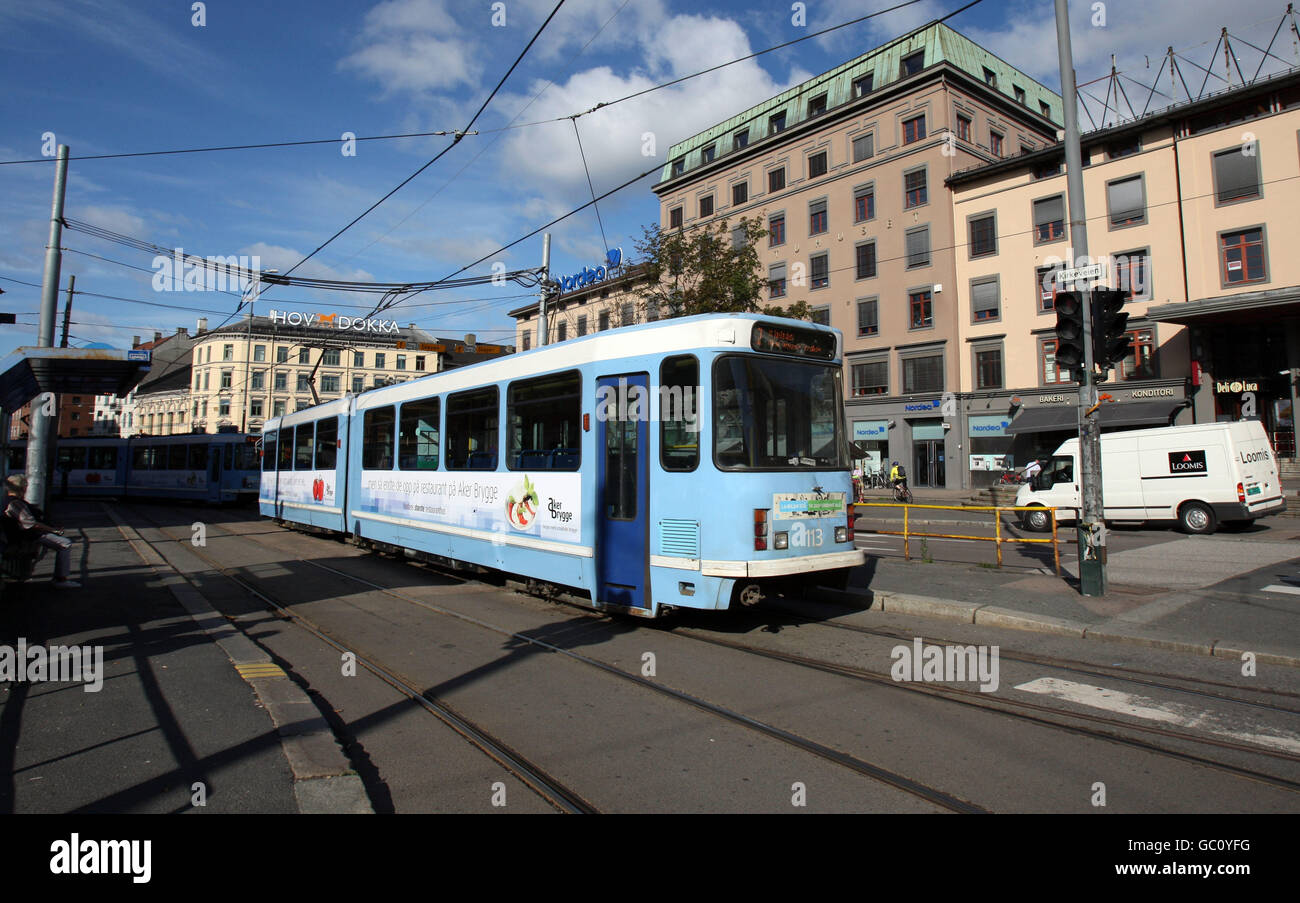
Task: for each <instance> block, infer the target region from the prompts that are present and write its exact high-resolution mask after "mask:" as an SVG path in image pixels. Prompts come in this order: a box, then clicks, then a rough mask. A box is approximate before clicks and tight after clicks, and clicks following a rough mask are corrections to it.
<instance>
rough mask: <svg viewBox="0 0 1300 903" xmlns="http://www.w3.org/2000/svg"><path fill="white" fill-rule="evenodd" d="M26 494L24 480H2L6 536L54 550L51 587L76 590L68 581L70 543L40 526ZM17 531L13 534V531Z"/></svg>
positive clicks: (46, 526)
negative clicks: (36, 543)
mask: <svg viewBox="0 0 1300 903" xmlns="http://www.w3.org/2000/svg"><path fill="white" fill-rule="evenodd" d="M26 492H27V477H25V476H23V475H22V474H14V475H13V476H11V477H9V479H7V480H5V510H4V516H5V518H6V529H5V533H6V534H10V533H17V534H18V535H19V537H20V541H23V542H39V543H40V544H41V545H43V546H45V547H46V548H49V549H54V551H55V558H54V585H55V586H56V587H58V588H59V589H78V588H79V587H80V586H81V584H80V583H78V582H77V581H75V580H72V579H70V578H71V575H72V540H70V539H68V538H67V537H65V536H64V535H63V531H62V530H61V529H59V528H58V527H52V526H50V525H49V524H45V523H42V522H41V521H40V520H39V519H38V518H37V517H36V512H34V511H33V510H32V506H31V505H29V504H27V502H26V500H25V499H24V498H23V496H24V494H25V493H26ZM15 526H16V527H17V529H16V530H14V529H13V528H14V527H15Z"/></svg>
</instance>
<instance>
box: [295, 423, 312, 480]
mask: <svg viewBox="0 0 1300 903" xmlns="http://www.w3.org/2000/svg"><path fill="white" fill-rule="evenodd" d="M315 446H316V424H314V423H300V424H298V437H297V438H296V439H295V440H294V442H293V469H294V470H311V462H312V451H313V449H314V448H315Z"/></svg>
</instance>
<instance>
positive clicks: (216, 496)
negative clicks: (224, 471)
mask: <svg viewBox="0 0 1300 903" xmlns="http://www.w3.org/2000/svg"><path fill="white" fill-rule="evenodd" d="M208 454H209V455H210V456H211V458H210V460H211V463H210V464H209V465H208V499H209V501H220V500H221V446H220V445H217V444H216V443H215V442H213V443H209V445H208Z"/></svg>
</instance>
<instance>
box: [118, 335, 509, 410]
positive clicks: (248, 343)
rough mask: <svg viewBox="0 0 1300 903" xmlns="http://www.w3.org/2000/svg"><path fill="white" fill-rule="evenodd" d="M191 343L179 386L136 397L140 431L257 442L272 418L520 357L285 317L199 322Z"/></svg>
mask: <svg viewBox="0 0 1300 903" xmlns="http://www.w3.org/2000/svg"><path fill="white" fill-rule="evenodd" d="M193 341H194V344H193V353H192V357H191V359H190V361H189V363H188V366H187V367H185V368H184V373H183V375H182V376H181V377H180V379H182V380H183V381H182V382H181V384H180V385H164V386H160V391H157V392H152V393H147V394H146V393H140V394H138V395H137V396H136V398H135V405H134V411H132V412H131V413H132V421H133V432H140V433H145V434H148V435H156V436H165V435H171V434H174V433H191V432H208V433H213V432H217V431H218V430H238V431H247V432H253V433H256V432H260V431H261V429H262V425H263V423H264V422H265V421H266V419H267V418H268V417H274V416H279V415H281V414H284V413H288V412H290V411H295V410H299V409H301V408H305V407H310V406H311V405H314V404H317V403H319V402H323V401H329V400H332V399H336V398H340V397H342V396H343V395H344V394H347V393H352V394H360V393H361V392H364V391H368V390H370V389H374V388H377V387H379V386H384V385H390V384H392V383H395V382H404V381H406V380H409V379H417V378H419V377H421V376H424V375H427V374H429V373H434V372H437V371H439V370H447V369H451V368H453V367H459V366H464V365H466V364H470V363H474V362H476V361H479V360H486V359H488V358H491V357H496V356H498V355H501V354H509V353H511V352H513V351H514V346H511V345H504V346H503V345H484V344H477V343H475V342H474V340H473V336H466V337H465V339H464V340H448V339H439V338H435V337H434V336H432V335H430V334H428V333H426V332H424V331H423V330H420V329H417V328H416V327H415V325H414V324H410V325H407V326H404V327H403V326H400V325H399V324H398V323H397V322H396V321H394V320H388V319H373V318H364V319H363V318H360V317H356V318H353V317H348V316H346V315H342V314H333V315H331V314H326V315H320V314H316V313H304V312H300V311H281V310H272V311H271V312H270V313H269V314H268V315H267V316H264V317H253V318H252V321H251V323H250V321H249V319H248V318H245V319H244V320H243V321H241V322H238V323H232V324H231V325H229V326H223V327H221V328H219V329H215V330H209V329H208V328H207V322H206V320H200V321H199V324H198V332H197V334H196V335H195V336H194V340H193ZM313 384H314V387H315V391H314V392H313ZM127 434H128V435H129V433H127Z"/></svg>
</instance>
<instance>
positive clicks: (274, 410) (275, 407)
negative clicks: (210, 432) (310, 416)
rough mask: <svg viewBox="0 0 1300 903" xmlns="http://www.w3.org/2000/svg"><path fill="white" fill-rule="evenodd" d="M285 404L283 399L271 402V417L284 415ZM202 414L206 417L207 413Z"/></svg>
mask: <svg viewBox="0 0 1300 903" xmlns="http://www.w3.org/2000/svg"><path fill="white" fill-rule="evenodd" d="M285 404H286V403H285V402H283V401H276V402H272V404H271V416H272V417H283V416H284V408H285ZM203 416H205V417H206V416H207V413H206V412H205V413H204V415H203Z"/></svg>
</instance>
